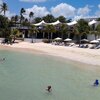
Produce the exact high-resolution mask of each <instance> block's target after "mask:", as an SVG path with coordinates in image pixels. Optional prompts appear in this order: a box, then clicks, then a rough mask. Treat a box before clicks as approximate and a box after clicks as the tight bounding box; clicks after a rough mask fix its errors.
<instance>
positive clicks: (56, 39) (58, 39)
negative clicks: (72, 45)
mask: <svg viewBox="0 0 100 100" xmlns="http://www.w3.org/2000/svg"><path fill="white" fill-rule="evenodd" d="M54 40H55V41H61V40H62V38H60V37H57V38H55V39H54Z"/></svg>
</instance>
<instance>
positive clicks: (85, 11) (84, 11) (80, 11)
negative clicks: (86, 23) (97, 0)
mask: <svg viewBox="0 0 100 100" xmlns="http://www.w3.org/2000/svg"><path fill="white" fill-rule="evenodd" d="M90 11H91V9H90V8H89V6H88V5H86V6H85V7H83V8H79V9H78V10H77V14H78V15H81V16H86V15H88V14H89V12H90Z"/></svg>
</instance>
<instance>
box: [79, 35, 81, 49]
mask: <svg viewBox="0 0 100 100" xmlns="http://www.w3.org/2000/svg"><path fill="white" fill-rule="evenodd" d="M80 45H81V35H79V47H80Z"/></svg>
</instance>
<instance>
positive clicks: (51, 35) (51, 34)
mask: <svg viewBox="0 0 100 100" xmlns="http://www.w3.org/2000/svg"><path fill="white" fill-rule="evenodd" d="M52 36H53V33H52V32H51V42H52Z"/></svg>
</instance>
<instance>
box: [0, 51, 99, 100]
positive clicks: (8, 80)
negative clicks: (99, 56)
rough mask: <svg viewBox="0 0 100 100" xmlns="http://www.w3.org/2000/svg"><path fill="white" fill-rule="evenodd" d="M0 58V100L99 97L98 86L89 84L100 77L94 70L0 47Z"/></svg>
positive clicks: (91, 99)
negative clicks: (49, 89) (49, 90)
mask: <svg viewBox="0 0 100 100" xmlns="http://www.w3.org/2000/svg"><path fill="white" fill-rule="evenodd" d="M2 58H5V60H4V61H2V60H1V61H0V100H100V86H98V87H94V86H92V85H93V83H94V81H95V79H98V80H100V72H99V71H98V70H92V69H89V68H86V65H84V64H79V65H78V64H76V63H73V62H72V63H71V61H70V62H69V61H67V60H65V59H64V60H63V59H60V58H59V59H58V58H56V57H52V56H46V55H43V54H34V53H28V52H22V51H21V52H20V51H10V50H0V59H2ZM80 66H81V67H80ZM84 67H85V68H84ZM87 67H88V66H87ZM48 85H51V86H52V91H51V92H50V93H48V92H47V91H46V88H47V86H48Z"/></svg>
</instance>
